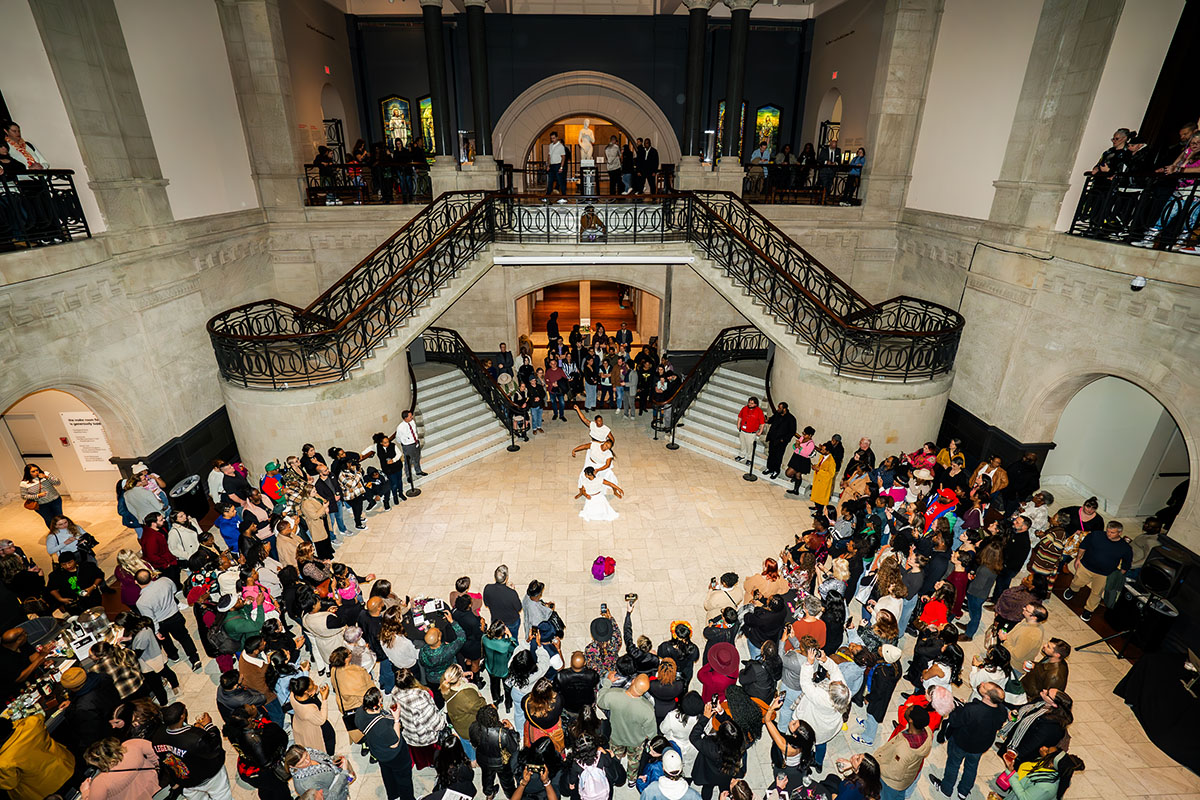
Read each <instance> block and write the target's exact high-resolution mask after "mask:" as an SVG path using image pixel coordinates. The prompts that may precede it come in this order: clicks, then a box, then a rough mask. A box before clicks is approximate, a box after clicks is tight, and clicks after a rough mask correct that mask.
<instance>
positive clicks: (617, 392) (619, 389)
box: [613, 386, 625, 413]
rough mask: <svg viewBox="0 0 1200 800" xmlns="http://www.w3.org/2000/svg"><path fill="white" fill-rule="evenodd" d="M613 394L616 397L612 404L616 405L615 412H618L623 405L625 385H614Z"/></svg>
mask: <svg viewBox="0 0 1200 800" xmlns="http://www.w3.org/2000/svg"><path fill="white" fill-rule="evenodd" d="M613 396H614V397H615V398H616V399H615V400H614V401H613V405H614V406H616V409H617V413H620V411H621V408H622V407H623V406H624V405H625V387H624V386H614V387H613Z"/></svg>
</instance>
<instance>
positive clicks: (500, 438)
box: [413, 364, 508, 477]
mask: <svg viewBox="0 0 1200 800" xmlns="http://www.w3.org/2000/svg"><path fill="white" fill-rule="evenodd" d="M413 371H414V373H415V374H416V375H417V381H416V386H417V398H418V400H424V402H419V403H418V404H417V412H416V419H417V429H418V430H419V431H420V432H421V437H422V441H423V442H424V444H423V445H422V447H421V466H422V468H424V470H425V471H426V472H428V473H429V474H430V476H431V477H437V476H440V475H444V474H445V473H447V472H450V471H452V470H455V469H458V468H459V467H462V466H465V465H466V464H469V463H470V462H472V461H475V460H476V459H479V458H482V457H483V456H486V455H488V454H489V453H494V452H496V451H497V450H501V449H503V448H504V447H505V445H507V444H508V429H507V428H505V427H504V426H503V425H502V424H500V422H499V421H498V420H497V419H496V417H495V415H494V414H493V413H492V409H491V408H490V407H489V406H488V404H487V403H486V402H484V400H483V397H481V396H480V394H479V392H477V391H476V390H475V387H474V386H473V385H471V381H470V380H469V379H468V378H467V375H466V373H464V372H463V371H462V370H460V369H456V368H455V367H453V366H450V365H445V364H424V365H418V366H416V367H414V368H413ZM426 398H427V399H426Z"/></svg>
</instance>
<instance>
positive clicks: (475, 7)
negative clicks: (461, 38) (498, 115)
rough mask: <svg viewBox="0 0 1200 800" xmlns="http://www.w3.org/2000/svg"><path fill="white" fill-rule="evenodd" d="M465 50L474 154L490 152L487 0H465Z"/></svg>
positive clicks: (490, 153) (490, 117)
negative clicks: (486, 29)
mask: <svg viewBox="0 0 1200 800" xmlns="http://www.w3.org/2000/svg"><path fill="white" fill-rule="evenodd" d="M465 5H466V6H467V52H468V55H469V56H470V60H471V107H472V109H473V110H474V112H475V155H476V156H477V157H479V156H490V155H492V113H491V109H490V108H489V107H488V61H487V34H486V32H485V30H484V23H483V12H484V9H485V8H487V0H465Z"/></svg>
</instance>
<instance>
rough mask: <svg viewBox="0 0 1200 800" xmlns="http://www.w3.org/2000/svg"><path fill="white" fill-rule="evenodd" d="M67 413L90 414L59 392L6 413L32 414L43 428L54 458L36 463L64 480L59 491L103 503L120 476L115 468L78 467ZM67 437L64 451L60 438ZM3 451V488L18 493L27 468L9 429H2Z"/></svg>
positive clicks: (50, 391) (72, 397) (27, 401)
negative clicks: (64, 418)
mask: <svg viewBox="0 0 1200 800" xmlns="http://www.w3.org/2000/svg"><path fill="white" fill-rule="evenodd" d="M64 411H91V409H90V408H88V407H87V405H86V404H85V403H84V402H83V401H82V400H80V399H79V398H78V397H76V396H75V395H73V394H69V393H68V392H60V391H59V390H57V389H47V390H45V391H42V392H36V393H34V394H31V395H29V396H28V397H25V398H24V399H22V400H20V401H19V402H17V403H15V404H14V405H13V406H12V407H11V408H9V409H8V410H7V411H5V412H4V414H5V415H12V414H32V415H33V416H34V417H35V418H36V419H37V422H38V423H39V424H40V425H41V428H42V431H43V432H44V433H45V436H46V446H47V449H48V450H49V452H50V453H51V454H52V455H53V459H54V460H53V462H46V461H45V460H44V459H35V461H36V463H37V464H38V465H39V466H40V467H42V468H43V469H47V470H50V471H51V472H54V473H55V474H56V475H57V476H58V477H59V478H61V479H62V482H63V485H62V487H60V488H61V489H62V491H63V494H69V495H70V496H71V497H72V498H73V499H75V500H103V499H111V498H112V497H113V494H112V490H113V486H114V485H115V483H116V480H117V478H118V477H119V476H120V473H119V472H118V471H117V468H116V467H113V468H112V469H107V470H85V469H84V468H83V466H82V465H81V464H80V463H79V457H78V456H77V455H76V453H75V447H74V444H73V443H72V442H71V441H70V435H69V433H68V431H67V428H66V426H65V425H64V424H63V421H62V416H61V413H62V412H64ZM60 436H65V437H67V442H68V443H67V445H66V446H65V447H64V446H63V445H62V444H61V443H60V442H59V437H60ZM0 450H2V451H3V453H4V458H3V459H0V487H3V488H4V489H5V490H6V491H11V492H16V491H17V484H18V483H19V481H20V473H21V471H22V470H23V469H24V468H25V466H24V462H23V461H22V460H21V459H20V456H19V454H18V452H17V448H16V445H15V443H14V442H13V440H12V437H11V436H10V435H9V432H8V430H7V428H3V427H0Z"/></svg>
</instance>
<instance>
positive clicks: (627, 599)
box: [625, 593, 637, 603]
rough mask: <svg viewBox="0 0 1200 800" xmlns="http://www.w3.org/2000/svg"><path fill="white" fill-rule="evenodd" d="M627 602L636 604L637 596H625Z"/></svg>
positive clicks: (631, 594)
mask: <svg viewBox="0 0 1200 800" xmlns="http://www.w3.org/2000/svg"><path fill="white" fill-rule="evenodd" d="M625 602H626V603H636V602H637V594H636V593H630V594H627V595H625Z"/></svg>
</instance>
